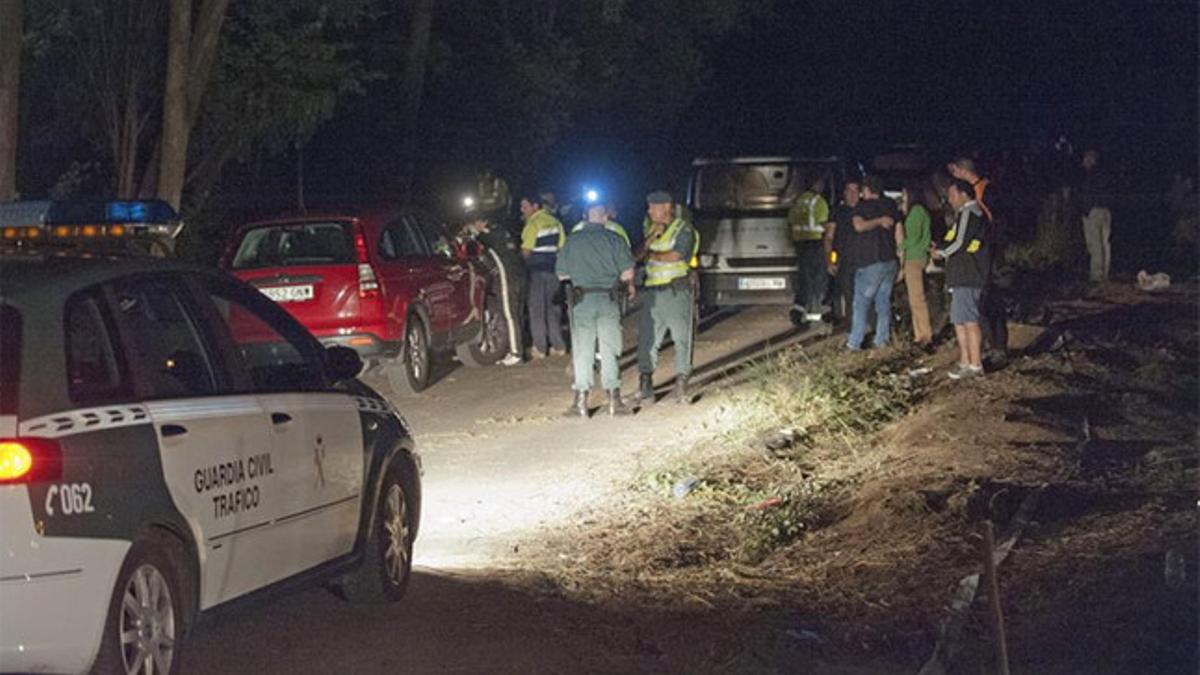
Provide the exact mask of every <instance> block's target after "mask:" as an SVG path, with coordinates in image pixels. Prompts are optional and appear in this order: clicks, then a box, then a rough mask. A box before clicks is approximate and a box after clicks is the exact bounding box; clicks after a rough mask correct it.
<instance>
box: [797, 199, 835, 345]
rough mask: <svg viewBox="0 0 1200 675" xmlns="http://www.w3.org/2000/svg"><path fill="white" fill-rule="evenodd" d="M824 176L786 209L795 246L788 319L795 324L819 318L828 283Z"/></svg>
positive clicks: (826, 212) (827, 213) (827, 218)
mask: <svg viewBox="0 0 1200 675" xmlns="http://www.w3.org/2000/svg"><path fill="white" fill-rule="evenodd" d="M824 192H825V180H824V179H823V178H818V179H816V180H815V181H813V183H812V185H810V186H809V188H808V190H807V191H805V192H804V193H803V194H801V195H800V196H799V197H797V198H796V202H795V203H794V204H793V205H792V208H791V209H789V210H788V224H789V225H791V233H792V244H793V245H794V246H795V248H796V287H795V289H794V290H795V295H794V298H795V300H794V302H795V306H794V307H793V308H792V320H793V321H794V322H795V323H797V324H803V323H806V322H817V321H820V320H821V307H822V303H823V302H824V300H825V290H826V286H827V284H828V277H827V275H826V265H825V247H824V243H823V241H822V240H823V239H824V236H825V223H827V222H829V202H827V201H825V197H824V196H823V194H822V193H824Z"/></svg>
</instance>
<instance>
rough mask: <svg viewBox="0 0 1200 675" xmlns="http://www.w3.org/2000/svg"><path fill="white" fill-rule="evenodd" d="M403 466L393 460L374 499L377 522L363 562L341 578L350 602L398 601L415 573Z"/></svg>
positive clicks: (364, 553) (410, 516) (344, 594)
mask: <svg viewBox="0 0 1200 675" xmlns="http://www.w3.org/2000/svg"><path fill="white" fill-rule="evenodd" d="M407 485H408V482H407V481H406V480H405V475H404V470H403V468H402V467H401V465H400V464H399V463H398V462H393V463H392V465H391V466H389V467H388V470H387V473H386V474H385V475H384V478H383V484H382V485H381V486H380V488H379V496H378V497H377V498H376V500H375V522H374V524H373V525H372V527H371V532H369V533H367V542H366V549H365V551H364V552H363V562H362V566H361V567H359V568H358V569H357V570H355V571H353V572H351V573H349V574H347V575H346V576H345V577H343V578H342V580H341V583H340V585H339V587H338V589H337V590H339V591H340V595H341V596H342V597H343V598H345V599H346V600H349V601H350V602H359V603H384V602H396V601H397V600H399V599H400V598H402V597H404V592H405V591H406V590H407V589H408V580H409V578H410V577H411V576H412V549H413V534H414V532H415V531H416V530H415V527H414V523H413V521H412V518H413V508H412V504H410V503H409V501H408V500H409V495H410V494H411V492H410V491H409V490H408V489H407V487H406V486H407Z"/></svg>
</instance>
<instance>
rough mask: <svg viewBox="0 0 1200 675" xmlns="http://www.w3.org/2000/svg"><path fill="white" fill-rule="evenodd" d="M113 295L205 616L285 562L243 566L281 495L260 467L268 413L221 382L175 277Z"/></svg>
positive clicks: (266, 468) (134, 281) (120, 285)
mask: <svg viewBox="0 0 1200 675" xmlns="http://www.w3.org/2000/svg"><path fill="white" fill-rule="evenodd" d="M111 291H112V296H111V297H112V302H113V303H114V305H115V307H114V314H115V315H116V319H117V324H118V327H119V331H120V333H121V337H122V343H123V344H124V347H125V352H126V354H127V359H128V362H129V365H130V369H131V371H132V373H133V379H134V382H135V387H136V393H137V395H138V397H139V398H141V399H142V400H143V401H144V406H145V408H146V410H147V412H148V413H149V415H150V419H151V422H152V423H153V425H154V429H155V431H156V434H157V438H158V444H159V453H160V455H161V459H162V472H163V479H164V480H165V482H166V485H167V490H168V492H169V493H170V494H171V498H172V499H173V500H174V502H175V505H176V507H177V508H178V509H179V511H180V513H182V514H183V516H184V518H185V519H186V520H187V521H188V524H189V526H190V527H191V528H192V534H193V537H194V538H195V541H196V545H197V548H198V557H199V562H200V582H201V583H200V606H201V608H207V607H210V606H212V605H215V604H217V603H220V602H222V601H225V600H228V599H230V598H234V597H237V596H239V595H241V594H243V593H245V592H247V591H250V590H253V589H254V588H255V587H257V586H258V585H259V583H260V580H261V579H260V577H261V574H262V573H261V572H260V571H259V568H263V567H266V568H272V567H276V566H279V565H283V564H286V562H287V561H286V559H285V558H277V559H270V558H268V559H261V560H246V559H245V552H246V551H247V550H252V549H254V548H255V547H254V546H253V541H254V540H255V539H256V538H257V537H259V536H260V532H259V530H260V528H261V526H262V525H263V523H265V522H269V521H270V519H271V512H270V511H271V505H272V501H271V500H272V496H273V495H275V494H277V493H278V491H279V490H278V488H277V486H276V484H277V482H278V478H277V477H276V476H274V475H272V472H271V468H272V467H271V466H270V464H269V463H267V464H264V459H263V458H264V457H269V456H270V443H271V439H270V435H269V433H270V432H269V430H268V428H267V424H266V421H265V415H264V412H263V409H262V407H261V405H260V404H259V401H258V398H257V397H255V396H254V395H253V394H249V393H238V392H237V391H236V390H235V389H233V388H232V387H230V386H229V382H228V381H227V379H226V378H225V377H223V375H222V369H221V368H220V364H219V362H218V361H217V359H215V358H214V353H213V351H212V350H211V349H210V348H209V346H208V344H207V342H206V340H205V338H204V329H203V326H202V324H201V322H199V321H197V317H196V315H195V313H194V311H191V310H192V308H194V306H195V304H194V302H193V301H192V296H191V295H190V293H189V291H188V288H187V286H185V285H184V284H183V283H181V282H180V281H179V278H178V276H174V277H160V276H141V277H133V278H130V279H126V280H121V281H117V282H115V283H113V285H112V288H111ZM266 461H267V462H269V460H266Z"/></svg>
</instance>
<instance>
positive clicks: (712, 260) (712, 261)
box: [700, 253, 717, 267]
mask: <svg viewBox="0 0 1200 675" xmlns="http://www.w3.org/2000/svg"><path fill="white" fill-rule="evenodd" d="M700 266H701V267H716V266H717V256H715V255H713V254H711V253H702V254H700Z"/></svg>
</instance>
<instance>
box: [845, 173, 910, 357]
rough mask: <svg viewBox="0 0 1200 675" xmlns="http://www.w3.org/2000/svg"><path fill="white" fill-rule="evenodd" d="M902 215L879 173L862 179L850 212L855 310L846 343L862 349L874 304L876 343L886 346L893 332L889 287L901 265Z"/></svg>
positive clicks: (848, 252)
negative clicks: (859, 195) (886, 192)
mask: <svg viewBox="0 0 1200 675" xmlns="http://www.w3.org/2000/svg"><path fill="white" fill-rule="evenodd" d="M902 220H903V217H902V216H901V215H900V208H899V207H898V206H896V202H894V201H892V200H891V199H889V198H887V197H884V196H883V181H882V180H880V179H879V177H878V176H867V177H866V178H864V179H863V185H862V201H860V202H859V203H858V206H857V207H855V209H854V214H853V216H851V223H852V224H853V229H854V236H852V237H851V238H850V241H849V245H848V247H847V248H848V250H847V254H848V255H847V257H848V259H849V262H850V264H851V265H853V266H854V312H853V320H852V321H851V325H850V337H849V339H848V340H847V342H846V347H848V348H849V349H852V350H859V349H862V343H863V339H865V338H866V335H867V315H868V314H869V313H870V309H871V307H872V306H874V308H875V339H874V341H873V345H874V346H875V347H884V346H887V343H888V341H889V340H890V339H891V333H892V287H893V286H895V284H896V272H897V271H898V270H899V269H900V263H899V258H898V256H897V249H898V247H899V242H901V241H903V240H904V224H903V222H902Z"/></svg>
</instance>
